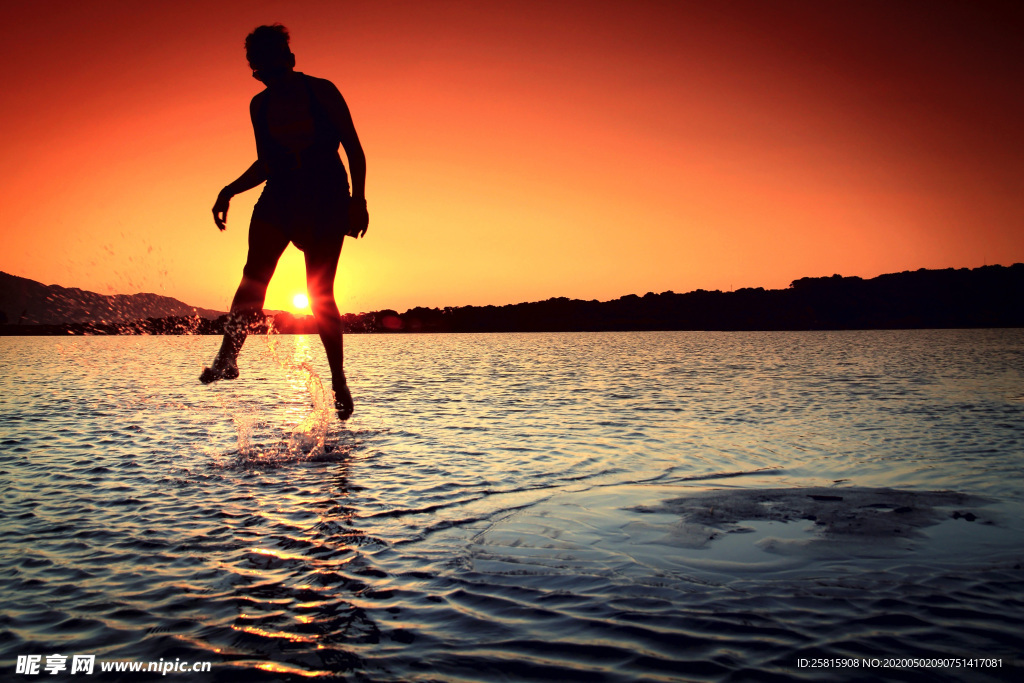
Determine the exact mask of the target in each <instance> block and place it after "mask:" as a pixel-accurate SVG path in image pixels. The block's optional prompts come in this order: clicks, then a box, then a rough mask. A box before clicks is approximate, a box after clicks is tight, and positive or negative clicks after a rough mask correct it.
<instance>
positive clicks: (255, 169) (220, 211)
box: [213, 159, 267, 230]
mask: <svg viewBox="0 0 1024 683" xmlns="http://www.w3.org/2000/svg"><path fill="white" fill-rule="evenodd" d="M266 179H267V169H266V166H265V165H264V164H263V162H262V161H260V160H259V159H257V160H256V161H254V162H253V163H252V166H250V167H249V168H247V169H246V170H245V173H243V174H242V175H240V176H238V178H236V179H235V180H234V181H232V182H230V183H228V184H227V185H225V186H224V189H222V190H221V191H220V194H218V195H217V201H216V202H215V203H214V205H213V222H214V223H216V224H217V227H218V228H220V229H221V230H224V229H225V228H226V227H227V225H226V223H227V220H228V206H229V205H230V204H231V198H232V197H234V196H235V195H236V194H241V193H242V192H245V191H246V190H251V189H252V188H254V187H256V186H257V185H259V184H260V183H262V182H263V181H264V180H266Z"/></svg>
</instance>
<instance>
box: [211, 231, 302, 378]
mask: <svg viewBox="0 0 1024 683" xmlns="http://www.w3.org/2000/svg"><path fill="white" fill-rule="evenodd" d="M287 246H288V240H287V239H286V238H285V237H284V236H283V235H282V234H281V232H280V231H279V230H278V229H277V228H275V227H273V226H272V225H268V224H266V223H261V222H259V221H253V222H252V223H251V224H250V226H249V255H248V257H247V259H246V262H245V268H243V269H242V282H241V283H239V285H238V289H237V290H236V291H235V297H234V298H233V299H232V300H231V311H230V312H229V314H228V321H227V323H226V324H225V326H224V328H225V329H224V339H223V340H222V341H221V344H220V351H218V352H217V357H216V358H215V359H214V361H213V363H211V364H210V367H208V368H203V372H202V374H201V375H199V381H200V382H202V383H203V384H209V383H210V382H216V381H217V380H219V379H235V378H237V377H238V354H239V352H240V351H241V350H242V345H243V344H245V338H246V337H247V336H248V334H249V328H250V327H251V326H252V325H253V324H254V323H255V322H257V320H258V318H259V317H260V316H259V314H260V313H262V311H263V303H264V301H265V300H266V298H267V285H269V284H270V278H271V276H273V274H274V270H275V269H276V268H277V261H278V259H280V258H281V254H282V253H284V250H285V247H287Z"/></svg>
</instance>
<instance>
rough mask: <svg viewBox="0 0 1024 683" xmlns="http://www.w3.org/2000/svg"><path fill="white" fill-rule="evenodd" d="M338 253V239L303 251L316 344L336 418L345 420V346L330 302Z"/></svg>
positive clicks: (348, 407)
mask: <svg viewBox="0 0 1024 683" xmlns="http://www.w3.org/2000/svg"><path fill="white" fill-rule="evenodd" d="M340 254H341V240H339V241H337V242H336V243H334V242H332V243H330V244H325V245H319V247H318V248H310V249H307V250H306V252H305V257H306V286H307V288H308V290H309V296H310V298H311V299H312V308H313V316H314V317H315V318H316V325H317V330H318V331H319V332H320V341H321V342H323V345H324V351H325V352H326V354H327V364H328V365H329V366H330V367H331V386H332V388H333V389H334V404H335V408H336V409H337V410H338V417H339V418H340V419H342V420H347V419H348V418H350V417H351V416H352V412H353V411H354V410H355V405H354V403H353V402H352V394H351V393H350V392H349V389H348V383H347V382H346V381H345V347H344V338H343V336H342V324H341V313H340V312H339V311H338V304H337V302H336V301H335V300H334V277H335V275H336V274H337V271H338V257H339V256H340Z"/></svg>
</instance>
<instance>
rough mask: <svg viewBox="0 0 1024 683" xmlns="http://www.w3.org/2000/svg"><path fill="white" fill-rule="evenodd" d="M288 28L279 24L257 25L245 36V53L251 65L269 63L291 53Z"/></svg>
mask: <svg viewBox="0 0 1024 683" xmlns="http://www.w3.org/2000/svg"><path fill="white" fill-rule="evenodd" d="M290 40H291V37H290V36H289V35H288V29H286V28H285V27H284V26H282V25H281V24H271V25H270V26H257V27H256V28H255V29H253V32H252V33H250V34H249V35H247V36H246V37H245V54H246V57H247V58H248V59H249V63H250V64H253V65H261V66H265V65H270V64H273V63H274V62H277V61H279V60H280V59H281V58H282V57H285V56H287V55H290V54H291V49H290V48H289V47H288V42H289V41H290Z"/></svg>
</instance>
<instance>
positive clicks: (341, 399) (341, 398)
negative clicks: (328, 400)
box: [333, 380, 356, 422]
mask: <svg viewBox="0 0 1024 683" xmlns="http://www.w3.org/2000/svg"><path fill="white" fill-rule="evenodd" d="M333 388H334V407H335V408H336V409H337V410H338V419H339V420H341V421H342V422H344V421H345V420H347V419H349V418H350V417H352V413H353V412H354V411H355V409H356V407H355V404H354V403H353V402H352V394H351V392H349V390H348V384H347V383H346V382H345V380H342V381H341V386H340V387H339V386H337V385H333Z"/></svg>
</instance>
